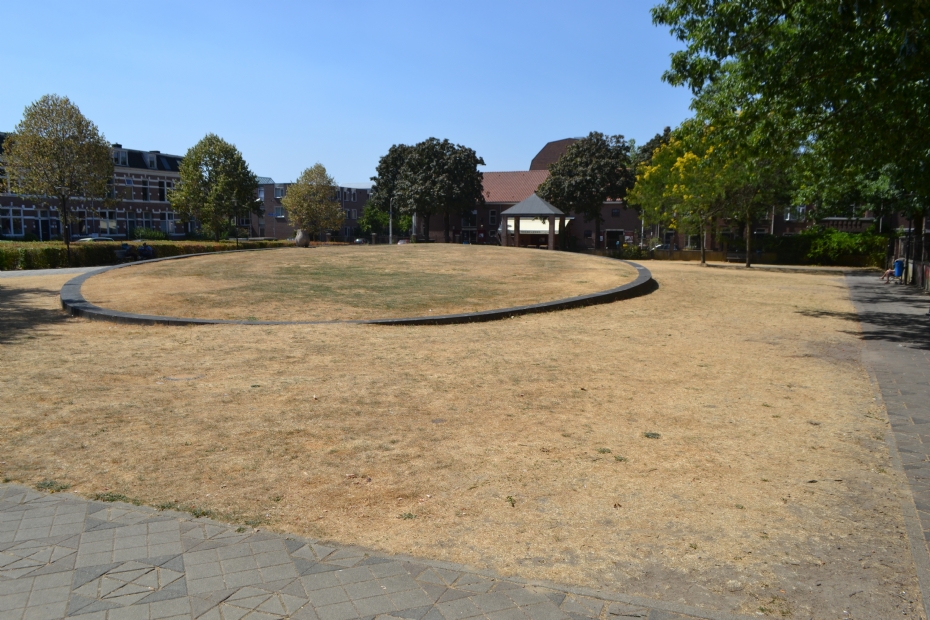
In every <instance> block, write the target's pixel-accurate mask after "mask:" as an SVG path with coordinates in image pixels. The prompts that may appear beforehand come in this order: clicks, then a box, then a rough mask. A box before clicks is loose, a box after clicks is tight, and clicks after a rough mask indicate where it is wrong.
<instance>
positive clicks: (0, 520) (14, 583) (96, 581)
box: [0, 484, 746, 620]
mask: <svg viewBox="0 0 930 620" xmlns="http://www.w3.org/2000/svg"><path fill="white" fill-rule="evenodd" d="M0 617H2V618H3V619H4V620H21V619H27V618H28V619H31V620H42V619H54V618H65V617H77V618H80V619H81V620H117V619H122V618H126V619H135V618H142V619H146V620H157V619H161V618H177V619H181V618H203V619H205V620H240V619H243V620H259V619H272V618H295V619H305V620H353V619H362V618H364V619H366V620H374V619H375V618H380V619H384V620H390V619H391V618H398V619H404V620H464V619H465V618H476V619H478V618H486V619H488V620H598V619H613V620H627V619H632V618H640V619H644V620H689V619H694V618H704V619H708V620H735V619H737V618H746V616H735V615H733V614H728V613H724V612H712V611H704V610H699V609H695V608H688V607H685V606H682V605H677V604H675V603H664V602H660V601H654V600H648V599H637V598H633V597H624V596H620V595H611V594H605V593H602V592H595V591H593V590H586V589H582V588H570V587H562V586H558V585H555V584H539V583H529V582H525V581H520V580H516V579H503V578H501V577H499V576H496V575H494V574H493V573H489V572H485V571H475V570H469V569H467V568H465V567H462V566H457V565H453V564H449V563H443V562H429V561H423V560H414V559H413V558H408V557H398V556H386V555H381V554H377V553H373V552H369V551H366V550H364V549H359V548H357V547H339V546H334V545H333V546H328V545H323V544H319V543H317V542H314V541H307V540H300V539H297V538H292V537H285V536H279V535H275V534H268V533H265V532H261V531H257V530H253V529H251V528H242V527H239V528H236V527H235V526H229V525H225V524H220V523H215V522H212V521H209V520H207V519H194V518H192V517H191V516H189V515H186V514H182V513H177V512H171V511H165V512H159V511H156V510H154V509H152V508H147V507H138V506H133V505H130V504H124V503H119V502H115V503H102V502H93V501H87V500H84V499H81V498H79V497H77V496H74V495H70V494H68V493H56V494H52V495H47V494H43V493H37V492H35V491H33V490H31V489H28V488H26V487H22V486H17V485H12V484H0Z"/></svg>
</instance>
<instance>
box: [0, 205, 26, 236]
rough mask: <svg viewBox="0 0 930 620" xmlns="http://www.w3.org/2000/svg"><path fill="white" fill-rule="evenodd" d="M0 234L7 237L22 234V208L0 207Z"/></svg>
mask: <svg viewBox="0 0 930 620" xmlns="http://www.w3.org/2000/svg"><path fill="white" fill-rule="evenodd" d="M0 235H4V236H8V237H21V236H22V235H23V211H22V209H0Z"/></svg>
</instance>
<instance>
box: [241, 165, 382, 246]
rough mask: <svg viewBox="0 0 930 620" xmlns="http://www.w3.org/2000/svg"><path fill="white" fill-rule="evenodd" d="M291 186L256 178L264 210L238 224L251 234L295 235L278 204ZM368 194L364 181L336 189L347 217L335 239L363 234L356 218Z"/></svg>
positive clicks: (258, 194)
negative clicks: (247, 229)
mask: <svg viewBox="0 0 930 620" xmlns="http://www.w3.org/2000/svg"><path fill="white" fill-rule="evenodd" d="M291 185H293V183H275V182H274V179H272V178H270V177H258V190H257V191H256V197H257V198H258V199H259V200H260V201H262V205H263V206H264V209H265V212H264V214H262V215H255V214H252V215H251V217H250V218H248V219H247V220H246V219H244V220H242V221H240V223H239V224H240V226H242V227H246V226H247V227H248V228H249V236H250V237H262V238H269V239H293V238H294V236H295V235H296V231H295V230H294V226H293V225H291V223H290V221H289V220H288V218H287V212H286V211H285V210H284V205H283V204H282V203H281V199H282V198H284V196H285V195H286V194H287V188H288V187H289V186H291ZM369 193H370V186H368V185H364V184H359V185H354V186H339V187H337V188H336V199H337V200H338V201H339V203H340V204H341V205H342V209H343V210H344V211H345V214H346V219H345V221H343V223H342V226H341V227H340V228H339V230H334V231H332V233H334V234H335V237H336V238H337V239H343V240H351V239H352V238H354V237H358V236H361V235H362V232H361V230H360V229H359V226H358V220H359V218H361V217H362V211H363V210H364V208H365V203H367V202H368V197H369Z"/></svg>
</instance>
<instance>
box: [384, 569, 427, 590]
mask: <svg viewBox="0 0 930 620" xmlns="http://www.w3.org/2000/svg"><path fill="white" fill-rule="evenodd" d="M378 583H379V584H380V585H381V586H382V587H383V588H384V591H385V592H387V593H391V592H403V591H404V590H419V589H420V586H419V584H417V582H416V580H414V579H413V577H411V576H410V575H408V574H406V572H405V573H404V574H402V575H393V576H391V577H385V578H383V579H378Z"/></svg>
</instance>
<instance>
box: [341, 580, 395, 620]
mask: <svg viewBox="0 0 930 620" xmlns="http://www.w3.org/2000/svg"><path fill="white" fill-rule="evenodd" d="M343 589H344V590H345V592H346V594H347V595H348V596H349V598H350V599H352V600H353V601H354V600H357V599H363V598H368V597H370V596H384V595H385V594H387V591H386V589H385V587H384V586H382V585H381V584H380V583H378V582H377V581H376V580H374V579H372V580H370V581H357V582H355V583H348V584H346V585H344V586H343ZM363 615H367V614H363Z"/></svg>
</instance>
